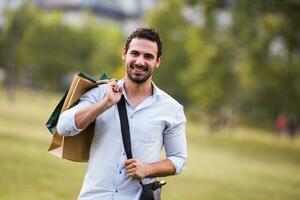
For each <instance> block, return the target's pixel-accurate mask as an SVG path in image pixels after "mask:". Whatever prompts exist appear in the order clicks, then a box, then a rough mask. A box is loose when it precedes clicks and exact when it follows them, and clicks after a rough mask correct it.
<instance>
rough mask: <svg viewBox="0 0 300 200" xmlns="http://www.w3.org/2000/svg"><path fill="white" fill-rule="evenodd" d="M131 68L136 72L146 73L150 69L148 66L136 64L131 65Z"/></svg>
mask: <svg viewBox="0 0 300 200" xmlns="http://www.w3.org/2000/svg"><path fill="white" fill-rule="evenodd" d="M130 68H131V69H132V70H133V72H135V73H138V74H139V73H144V72H147V71H148V68H147V67H145V66H136V65H131V66H130Z"/></svg>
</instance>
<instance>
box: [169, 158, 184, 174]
mask: <svg viewBox="0 0 300 200" xmlns="http://www.w3.org/2000/svg"><path fill="white" fill-rule="evenodd" d="M167 159H169V160H171V162H172V163H173V165H174V167H175V169H176V172H175V174H174V175H178V174H180V173H181V172H182V170H183V169H184V167H185V161H186V158H183V157H175V156H171V157H168V158H167Z"/></svg>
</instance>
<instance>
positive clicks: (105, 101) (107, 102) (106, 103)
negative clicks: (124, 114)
mask: <svg viewBox="0 0 300 200" xmlns="http://www.w3.org/2000/svg"><path fill="white" fill-rule="evenodd" d="M103 104H104V107H105V108H106V109H109V108H111V107H112V106H113V105H114V103H113V102H112V101H111V100H110V99H109V98H107V97H104V99H103Z"/></svg>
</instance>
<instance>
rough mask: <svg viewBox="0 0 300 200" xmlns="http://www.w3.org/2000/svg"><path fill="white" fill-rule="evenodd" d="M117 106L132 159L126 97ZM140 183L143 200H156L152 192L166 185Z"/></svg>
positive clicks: (126, 148) (123, 134)
mask: <svg viewBox="0 0 300 200" xmlns="http://www.w3.org/2000/svg"><path fill="white" fill-rule="evenodd" d="M117 105H118V111H119V117H120V124H121V132H122V139H123V145H124V149H125V153H126V156H127V158H128V159H131V158H132V151H131V141H130V132H129V124H128V116H127V110H126V104H125V97H124V95H122V96H121V99H120V101H119V102H118V104H117ZM139 183H140V185H141V186H142V188H143V192H142V196H141V199H143V200H154V197H153V193H152V192H151V190H156V189H157V188H160V187H161V186H162V185H164V184H165V183H163V184H161V183H160V182H159V181H155V182H154V183H151V184H147V185H144V184H143V182H142V180H139Z"/></svg>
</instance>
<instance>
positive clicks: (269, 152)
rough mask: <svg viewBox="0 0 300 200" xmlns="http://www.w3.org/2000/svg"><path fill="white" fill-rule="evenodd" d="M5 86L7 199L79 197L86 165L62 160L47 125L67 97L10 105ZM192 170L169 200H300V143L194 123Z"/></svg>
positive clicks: (176, 180)
mask: <svg viewBox="0 0 300 200" xmlns="http://www.w3.org/2000/svg"><path fill="white" fill-rule="evenodd" d="M5 95H6V94H5V91H4V90H3V89H0V160H1V164H0V172H1V176H0V186H1V187H0V199H1V200H2V199H3V200H19V199H22V200H23V199H24V200H27V199H37V200H53V199H76V197H77V195H78V193H79V191H80V188H81V184H82V180H83V176H84V173H85V170H86V164H82V163H74V162H70V161H65V160H61V159H58V158H56V157H54V156H52V155H50V154H49V153H47V148H48V145H49V142H50V140H51V135H50V134H49V132H48V131H47V130H46V128H45V126H44V124H45V122H46V120H47V118H48V116H49V114H50V113H51V112H52V110H53V108H54V107H55V104H56V103H57V101H58V99H59V98H60V96H61V95H60V94H45V93H42V92H36V91H26V90H20V91H18V93H17V98H16V102H15V103H12V102H8V101H7V100H6V99H7V98H6V96H5ZM187 138H188V148H189V158H188V161H187V166H186V169H185V171H184V172H183V173H182V174H181V175H179V176H177V177H168V178H163V179H166V180H167V181H168V184H167V186H165V188H164V191H163V199H164V200H198V199H199V200H268V199H272V200H286V199H288V200H298V199H300V190H299V188H300V139H299V138H296V139H294V140H293V141H292V140H289V139H288V138H285V137H283V138H278V137H276V136H274V133H272V132H271V131H268V130H262V129H256V128H251V127H250V128H249V127H236V128H231V129H225V130H222V131H220V132H218V133H214V134H212V133H211V132H210V131H209V129H207V128H206V126H205V125H203V124H199V123H196V122H190V121H189V123H188V126H187Z"/></svg>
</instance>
